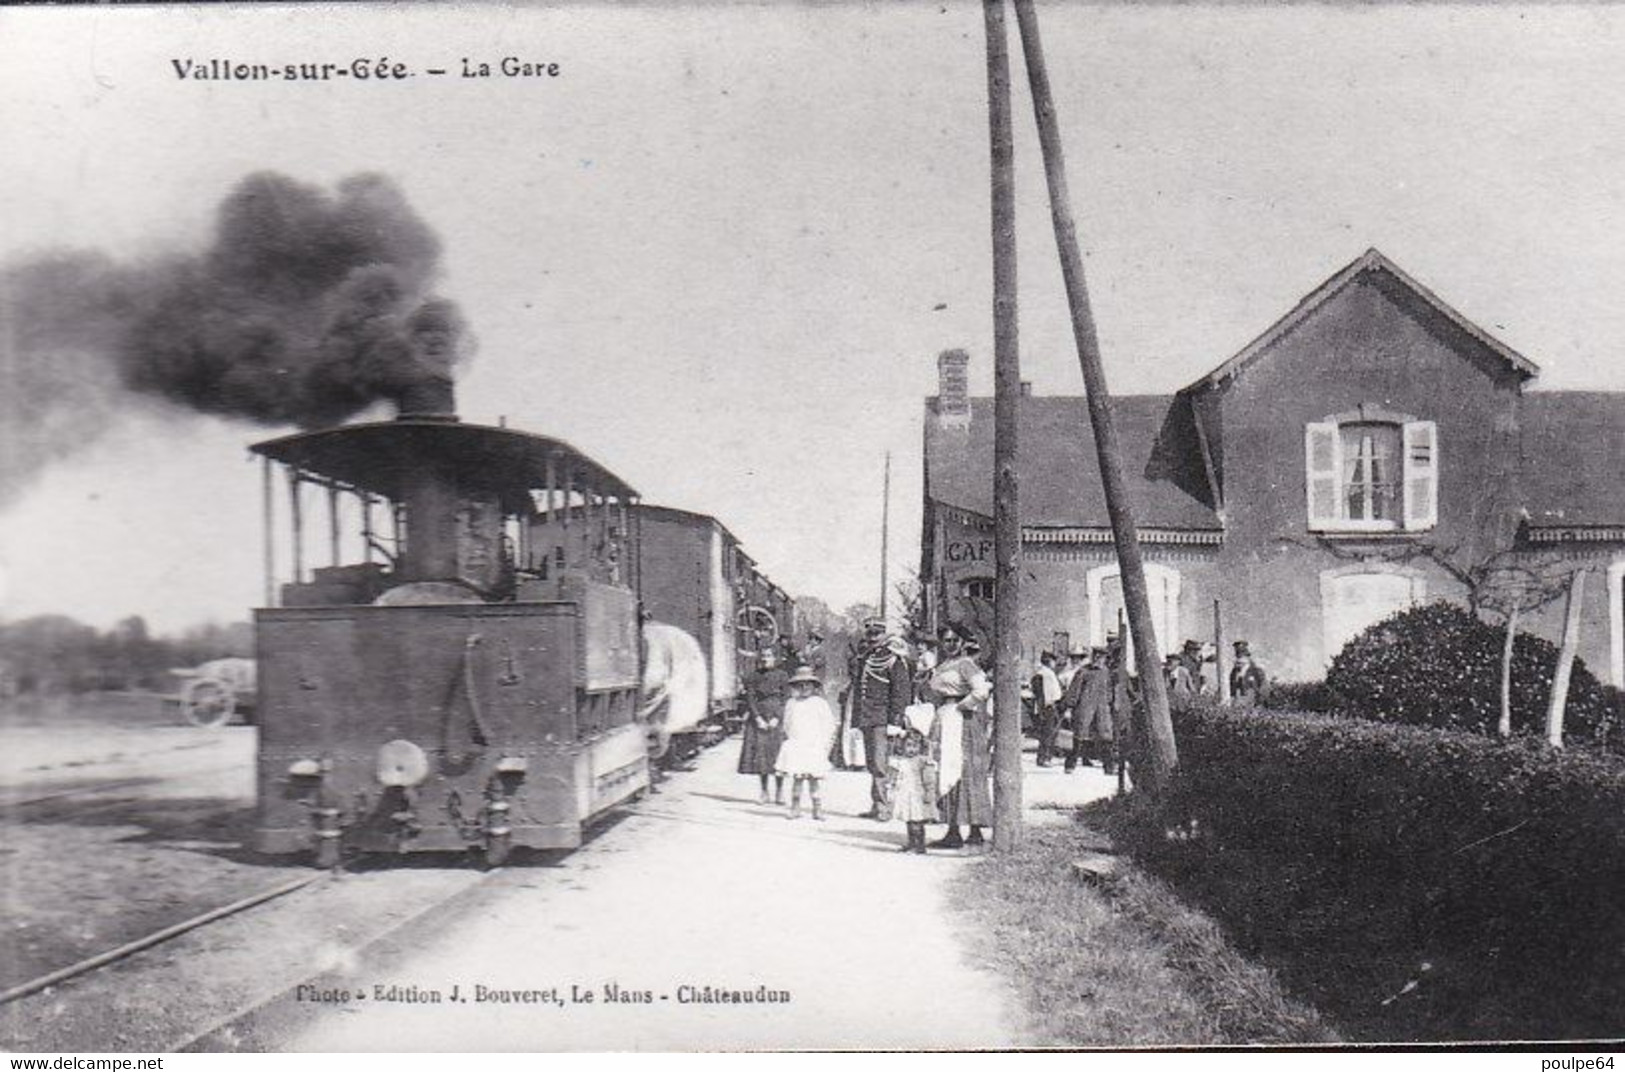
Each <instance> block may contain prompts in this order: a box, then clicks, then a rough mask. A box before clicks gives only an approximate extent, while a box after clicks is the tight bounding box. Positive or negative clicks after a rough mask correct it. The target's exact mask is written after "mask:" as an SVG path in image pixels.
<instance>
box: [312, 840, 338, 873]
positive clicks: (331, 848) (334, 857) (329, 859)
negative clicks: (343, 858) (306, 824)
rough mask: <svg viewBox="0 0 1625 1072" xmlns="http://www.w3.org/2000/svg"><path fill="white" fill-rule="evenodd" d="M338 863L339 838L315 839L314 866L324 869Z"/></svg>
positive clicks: (335, 865)
mask: <svg viewBox="0 0 1625 1072" xmlns="http://www.w3.org/2000/svg"><path fill="white" fill-rule="evenodd" d="M338 865H339V839H338V838H336V837H324V838H318V839H317V840H316V867H317V868H318V869H320V870H323V871H326V870H327V869H329V868H333V867H337V866H338Z"/></svg>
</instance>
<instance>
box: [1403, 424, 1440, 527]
mask: <svg viewBox="0 0 1625 1072" xmlns="http://www.w3.org/2000/svg"><path fill="white" fill-rule="evenodd" d="M1404 450H1405V463H1404V464H1405V527H1406V528H1407V529H1430V528H1432V527H1433V526H1434V525H1436V524H1438V522H1439V431H1438V428H1437V427H1436V426H1435V425H1434V423H1433V422H1432V421H1410V422H1407V423H1406V425H1405V444H1404Z"/></svg>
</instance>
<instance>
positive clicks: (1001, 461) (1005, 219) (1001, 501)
mask: <svg viewBox="0 0 1625 1072" xmlns="http://www.w3.org/2000/svg"><path fill="white" fill-rule="evenodd" d="M982 13H983V19H984V21H985V23H986V27H987V112H988V140H989V143H990V144H991V147H992V179H993V563H994V576H995V578H996V581H997V583H996V584H995V586H994V589H993V712H994V716H995V721H994V724H993V851H994V852H1013V851H1015V849H1016V848H1017V846H1019V845H1020V843H1021V681H1020V677H1021V671H1020V667H1019V665H1018V664H1019V663H1020V660H1021V511H1020V508H1019V503H1018V495H1017V484H1018V482H1017V479H1016V462H1017V457H1018V451H1017V418H1018V410H1017V407H1018V406H1019V404H1020V399H1021V353H1020V349H1019V347H1018V346H1017V330H1016V329H1017V325H1016V178H1015V174H1016V169H1015V149H1014V145H1013V142H1012V136H1011V120H1010V46H1009V43H1008V40H1007V37H1008V35H1007V33H1006V31H1005V25H1004V0H982Z"/></svg>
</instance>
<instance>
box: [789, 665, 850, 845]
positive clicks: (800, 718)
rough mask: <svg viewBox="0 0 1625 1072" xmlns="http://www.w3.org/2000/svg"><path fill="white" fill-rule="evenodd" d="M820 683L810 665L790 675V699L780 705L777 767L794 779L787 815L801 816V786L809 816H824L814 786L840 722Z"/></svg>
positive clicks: (827, 769)
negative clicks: (808, 800) (781, 741)
mask: <svg viewBox="0 0 1625 1072" xmlns="http://www.w3.org/2000/svg"><path fill="white" fill-rule="evenodd" d="M821 690H822V682H820V681H819V680H818V675H817V674H815V673H813V669H812V667H810V666H803V667H802V668H801V669H799V670H797V671H796V672H795V673H794V674H792V675H791V676H790V699H789V700H788V701H787V702H786V703H785V705H784V747H783V748H780V749H779V764H778V769H779V773H780V774H784V775H789V776H790V777H791V778H792V779H794V781H793V782H792V783H791V785H790V818H792V819H798V818H800V817H801V787H802V786H803V785H806V787H807V790H808V793H809V795H810V796H811V797H812V817H813V818H814V819H822V818H823V817H824V811H823V804H822V802H821V801H820V800H819V796H818V788H819V786H820V784H822V782H823V778H824V775H826V774H828V773H829V772H830V767H831V765H830V761H829V745H830V742H831V741H832V740H834V739H835V731H836V729H837V728H838V727H839V726H840V723H839V722H838V721H837V720H836V718H835V712H834V711H832V710H831V709H830V706H829V701H828V700H826V699H824V697H823V694H822V691H821Z"/></svg>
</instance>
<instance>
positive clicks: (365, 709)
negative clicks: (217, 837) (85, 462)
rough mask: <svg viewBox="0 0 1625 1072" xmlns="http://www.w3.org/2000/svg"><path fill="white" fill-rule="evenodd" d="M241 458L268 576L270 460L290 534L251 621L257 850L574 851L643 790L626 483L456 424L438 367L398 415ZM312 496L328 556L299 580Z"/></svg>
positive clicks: (527, 438) (544, 441) (576, 460)
mask: <svg viewBox="0 0 1625 1072" xmlns="http://www.w3.org/2000/svg"><path fill="white" fill-rule="evenodd" d="M250 449H251V450H252V451H253V452H254V453H256V454H258V455H259V456H260V457H261V458H263V459H264V467H265V468H264V508H265V515H266V531H267V540H266V545H265V546H266V566H267V578H268V581H267V587H268V588H269V587H271V581H270V578H272V577H274V576H275V575H276V570H277V561H276V545H275V542H274V541H273V540H272V538H271V530H272V529H273V527H275V513H276V511H275V499H276V498H277V495H276V492H275V483H276V472H275V471H276V470H278V469H280V470H281V471H282V472H283V474H284V475H285V477H286V479H287V486H288V489H289V499H288V510H289V521H290V522H291V525H290V529H291V534H292V546H291V555H292V561H291V563H290V569H289V572H290V573H291V577H292V580H291V581H290V582H289V583H287V584H285V585H283V586H282V588H281V592H280V595H281V599H280V603H281V605H280V606H267V607H264V608H262V609H259V610H257V611H256V612H255V630H256V643H257V646H258V656H259V703H260V745H259V757H258V771H257V781H258V790H259V792H258V800H259V803H258V814H257V821H256V847H257V848H258V849H259V850H260V851H262V852H265V853H290V852H299V851H305V850H311V849H313V850H314V852H315V858H316V862H317V863H318V864H319V865H322V866H328V865H332V864H334V863H336V862H337V861H338V859H339V856H340V851H341V846H342V847H348V848H354V849H358V850H362V851H414V850H444V849H462V848H465V847H472V848H476V849H481V850H483V852H484V855H485V859H486V860H487V861H488V862H489V863H492V864H495V863H498V862H500V861H501V860H503V859H504V858H505V857H506V856H507V854H508V852H509V850H510V848H511V847H513V846H516V845H520V846H529V847H535V848H567V847H572V846H575V845H579V844H580V843H581V837H582V828H583V825H584V824H585V823H587V822H588V821H589V820H590V819H592V818H593V817H594V816H596V815H598V814H600V813H601V812H603V811H605V810H606V809H608V808H611V807H613V806H614V805H616V804H618V803H620V802H621V801H623V800H626V799H627V798H628V797H632V796H635V795H637V794H640V793H642V792H643V791H644V790H645V789H646V788H647V787H648V785H649V758H648V749H647V745H646V739H645V729H644V727H643V726H642V725H640V724H639V723H638V721H637V719H636V717H635V715H636V713H637V709H638V692H639V686H640V677H641V669H642V658H643V656H642V650H641V644H640V640H639V613H638V594H637V593H638V585H639V578H638V576H637V564H638V556H637V553H636V548H637V534H636V531H635V528H634V525H635V522H634V519H633V514H632V512H631V511H632V507H633V505H634V504H635V503H636V501H637V493H636V491H634V490H633V489H632V488H631V487H629V486H628V485H627V484H626V483H625V482H623V481H622V480H621V479H620V478H619V477H617V476H616V475H615V474H614V473H612V472H610V471H609V470H607V469H605V468H604V467H603V466H601V465H599V464H598V463H596V462H594V461H593V460H592V459H590V458H588V457H587V456H586V455H584V454H582V453H581V452H580V451H577V450H576V449H575V448H573V447H571V446H570V445H569V444H567V443H564V442H562V441H560V440H556V439H550V438H547V437H544V436H539V435H532V434H529V433H526V432H520V431H515V430H512V429H509V428H506V427H490V426H485V425H477V424H466V423H463V422H462V421H460V420H458V419H457V417H456V416H455V415H454V407H453V403H452V398H451V388H450V384H449V382H444V381H433V382H431V383H430V384H428V385H424V386H420V387H418V388H416V389H415V390H414V393H413V394H412V395H411V396H409V397H408V398H407V399H406V400H405V402H404V403H403V405H402V412H401V415H400V416H399V417H398V418H396V419H395V420H392V421H381V422H373V423H366V424H352V425H344V426H340V427H336V428H329V429H324V430H320V431H314V432H305V433H300V434H297V435H290V436H284V437H282V438H279V439H273V440H269V441H266V442H263V443H258V444H256V445H254V446H253V447H251V448H250ZM312 490H314V491H316V492H317V493H318V496H317V497H318V500H319V499H320V498H322V497H325V499H326V515H327V535H328V541H327V542H328V558H329V559H330V564H329V565H327V566H323V567H318V568H315V569H312V570H309V571H308V572H307V571H306V569H305V562H304V557H305V550H306V548H305V546H304V540H305V535H306V532H305V530H306V524H305V522H306V517H305V512H306V509H307V505H308V504H307V502H306V500H307V499H308V498H310V497H311V496H310V495H309V493H310V492H311V491H312ZM276 594H277V593H275V592H268V593H267V603H273V602H275V596H276Z"/></svg>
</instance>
